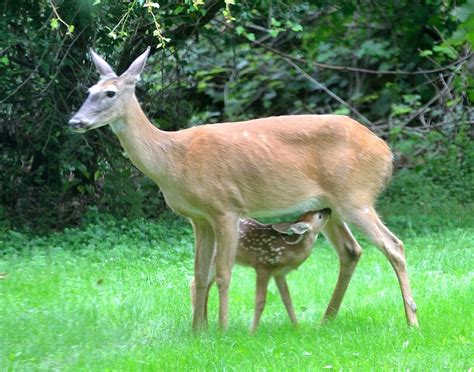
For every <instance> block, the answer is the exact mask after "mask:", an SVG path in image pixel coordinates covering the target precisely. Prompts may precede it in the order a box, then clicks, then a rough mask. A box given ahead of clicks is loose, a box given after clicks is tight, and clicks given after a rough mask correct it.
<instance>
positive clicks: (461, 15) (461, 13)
mask: <svg viewBox="0 0 474 372" xmlns="http://www.w3.org/2000/svg"><path fill="white" fill-rule="evenodd" d="M451 14H452V15H454V16H455V17H456V18H457V19H458V20H460V21H461V22H465V21H467V19H468V18H469V17H471V16H472V15H474V0H468V1H467V3H466V4H464V5H462V6H460V7H457V8H454V10H453V11H452V13H451Z"/></svg>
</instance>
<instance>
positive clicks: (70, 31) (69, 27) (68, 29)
mask: <svg viewBox="0 0 474 372" xmlns="http://www.w3.org/2000/svg"><path fill="white" fill-rule="evenodd" d="M67 31H68V33H70V34H72V33H73V32H74V25H69V26H68V28H67Z"/></svg>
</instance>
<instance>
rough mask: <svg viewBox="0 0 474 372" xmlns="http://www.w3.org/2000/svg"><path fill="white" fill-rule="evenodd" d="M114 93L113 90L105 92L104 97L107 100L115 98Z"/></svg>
mask: <svg viewBox="0 0 474 372" xmlns="http://www.w3.org/2000/svg"><path fill="white" fill-rule="evenodd" d="M115 94H116V93H115V92H114V91H113V90H108V91H107V92H105V95H106V96H107V97H109V98H112V97H115Z"/></svg>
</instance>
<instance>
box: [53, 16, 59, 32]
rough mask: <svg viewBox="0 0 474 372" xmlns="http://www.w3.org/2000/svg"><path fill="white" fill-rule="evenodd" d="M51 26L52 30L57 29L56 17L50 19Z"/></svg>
mask: <svg viewBox="0 0 474 372" xmlns="http://www.w3.org/2000/svg"><path fill="white" fill-rule="evenodd" d="M51 28H52V29H53V30H57V29H58V28H59V22H58V19H57V18H52V19H51Z"/></svg>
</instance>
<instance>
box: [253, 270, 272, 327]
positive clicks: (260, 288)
mask: <svg viewBox="0 0 474 372" xmlns="http://www.w3.org/2000/svg"><path fill="white" fill-rule="evenodd" d="M256 271H257V285H256V291H255V310H254V315H253V323H252V329H251V332H252V333H254V332H255V331H256V330H257V327H258V324H259V322H260V317H261V316H262V312H263V309H264V308H265V302H266V301H267V289H268V282H269V281H270V278H271V275H270V271H268V270H266V269H262V268H257V269H256Z"/></svg>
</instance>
